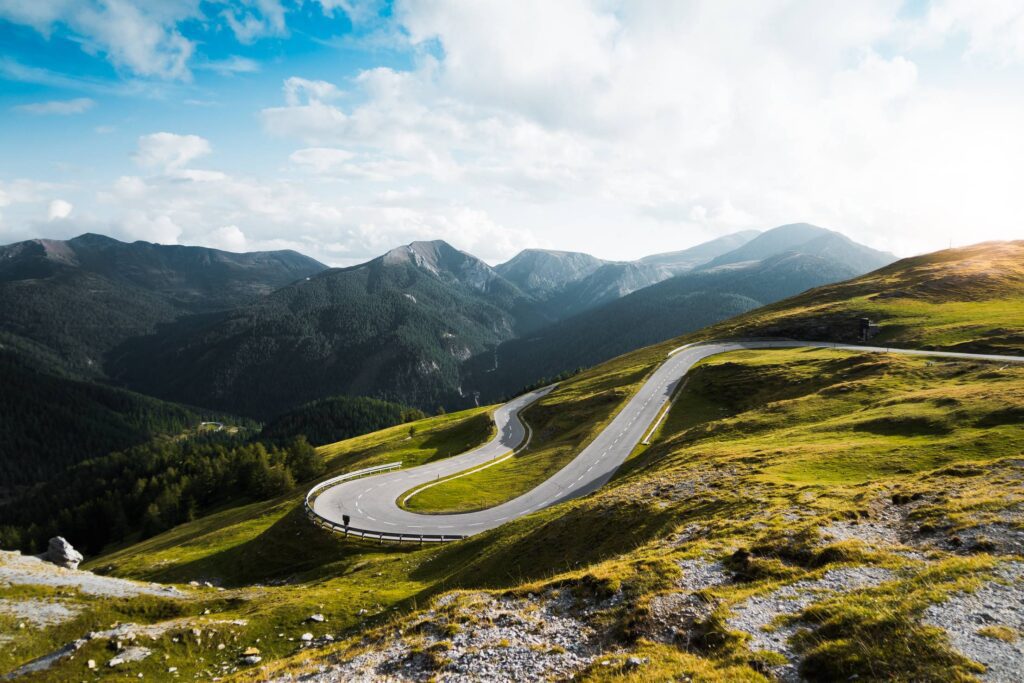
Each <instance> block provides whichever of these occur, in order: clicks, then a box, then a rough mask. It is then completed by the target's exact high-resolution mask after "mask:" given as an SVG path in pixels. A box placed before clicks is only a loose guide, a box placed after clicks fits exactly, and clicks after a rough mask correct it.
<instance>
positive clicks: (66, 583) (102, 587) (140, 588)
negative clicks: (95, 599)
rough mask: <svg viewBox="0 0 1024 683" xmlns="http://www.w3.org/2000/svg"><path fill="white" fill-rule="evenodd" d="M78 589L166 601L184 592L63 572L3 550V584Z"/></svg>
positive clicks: (0, 566)
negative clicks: (154, 597)
mask: <svg viewBox="0 0 1024 683" xmlns="http://www.w3.org/2000/svg"><path fill="white" fill-rule="evenodd" d="M4 583H7V584H12V585H33V586H50V587H54V588H75V589H77V590H79V591H81V592H83V593H88V594H90V595H101V596H105V597H113V598H130V597H135V596H138V595H154V596H158V597H165V598H184V597H186V595H185V593H184V592H182V591H180V590H178V589H177V588H175V587H173V586H164V585H161V584H158V583H140V582H138V581H129V580H127V579H115V578H111V577H109V576H97V575H96V574H93V573H92V572H87V571H82V570H79V569H64V568H62V567H58V566H57V565H54V564H50V563H49V562H44V561H42V560H41V559H39V558H38V557H32V556H29V555H22V554H21V553H17V552H7V551H0V584H4Z"/></svg>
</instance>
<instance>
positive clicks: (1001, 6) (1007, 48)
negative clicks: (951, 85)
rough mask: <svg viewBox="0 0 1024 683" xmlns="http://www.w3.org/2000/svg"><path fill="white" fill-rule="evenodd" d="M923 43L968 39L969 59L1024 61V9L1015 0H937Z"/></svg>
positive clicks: (922, 34) (922, 33) (922, 32)
mask: <svg viewBox="0 0 1024 683" xmlns="http://www.w3.org/2000/svg"><path fill="white" fill-rule="evenodd" d="M917 37H918V39H920V40H924V41H926V42H933V43H934V42H941V41H945V40H950V39H955V38H958V37H963V38H966V40H967V51H966V56H967V57H969V58H980V59H987V60H994V61H995V62H997V63H999V64H1003V65H1008V64H1013V63H1017V62H1021V61H1024V5H1022V4H1021V3H1019V2H1015V1H1014V0H989V1H987V2H981V1H979V0H935V1H934V2H932V3H931V4H930V6H929V8H928V13H927V22H926V24H925V26H924V27H923V28H922V29H921V30H920V31H919V32H918V33H917Z"/></svg>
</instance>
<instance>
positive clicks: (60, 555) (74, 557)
mask: <svg viewBox="0 0 1024 683" xmlns="http://www.w3.org/2000/svg"><path fill="white" fill-rule="evenodd" d="M43 559H44V560H46V561H47V562H52V563H54V564H55V565H57V566H59V567H64V568H65V569H78V565H79V563H81V561H82V560H83V559H85V558H83V557H82V553H80V552H78V551H77V550H75V548H74V546H72V545H71V544H70V543H68V542H67V541H66V540H64V537H63V536H55V537H53V538H51V539H50V546H49V548H48V549H47V550H46V552H45V553H44V554H43Z"/></svg>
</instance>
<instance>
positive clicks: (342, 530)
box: [304, 461, 465, 545]
mask: <svg viewBox="0 0 1024 683" xmlns="http://www.w3.org/2000/svg"><path fill="white" fill-rule="evenodd" d="M401 466H402V463H401V461H399V462H392V463H388V464H386V465H377V466H375V467H367V468H366V469H362V470H356V471H355V472H346V473H345V474H342V475H340V476H337V477H333V478H331V479H328V480H326V481H322V482H320V483H319V484H317V485H316V486H314V487H313V488H311V489H310V490H309V492H308V493H307V494H306V500H305V503H304V507H305V510H306V517H308V518H309V520H310V521H311V522H313V524H316V525H317V526H318V527H320V528H321V529H326V530H327V531H330V532H333V533H336V534H344V535H345V536H346V537H348V536H355V537H357V538H363V539H367V540H371V541H377V542H378V543H384V542H385V541H387V542H389V543H418V544H420V545H422V544H424V543H445V542H447V541H458V540H461V539H463V538H465V536H461V535H458V534H394V533H387V532H383V531H373V530H370V529H360V528H358V527H354V526H345V525H344V524H335V523H334V522H332V521H331V520H329V519H327V518H326V517H324V516H323V515H321V514H318V513H317V512H316V510H314V509H313V505H312V504H311V501H313V500H314V499H315V498H316V496H317V495H319V494H320V493H321V492H323V491H325V490H327V489H329V488H330V487H332V486H334V485H335V484H339V483H341V482H343V481H349V480H350V479H358V478H360V477H365V476H369V475H372V474H378V473H380V472H387V471H389V470H395V469H398V468H400V467H401Z"/></svg>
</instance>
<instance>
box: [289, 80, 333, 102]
mask: <svg viewBox="0 0 1024 683" xmlns="http://www.w3.org/2000/svg"><path fill="white" fill-rule="evenodd" d="M340 96H341V91H340V90H339V89H338V87H337V86H336V85H334V84H333V83H328V82H327V81H311V80H308V79H306V78H299V77H297V76H293V77H291V78H289V79H287V80H286V81H285V82H284V100H285V102H286V103H287V104H288V106H289V107H297V106H300V105H302V104H304V103H305V104H313V103H317V102H324V101H328V100H333V99H337V98H338V97H340Z"/></svg>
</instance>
